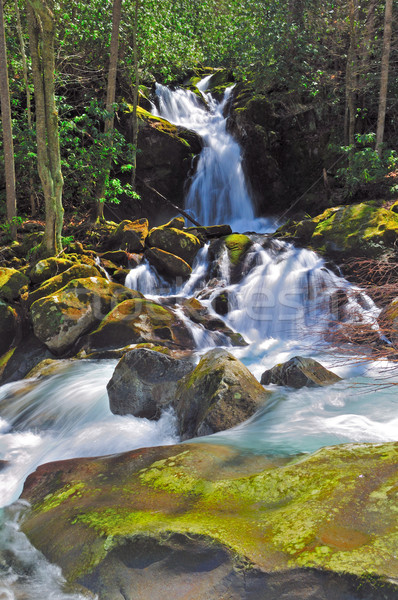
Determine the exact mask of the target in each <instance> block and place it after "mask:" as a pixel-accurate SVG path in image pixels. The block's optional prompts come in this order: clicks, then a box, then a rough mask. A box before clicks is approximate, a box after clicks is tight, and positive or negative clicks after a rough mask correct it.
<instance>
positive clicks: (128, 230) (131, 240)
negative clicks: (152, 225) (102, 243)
mask: <svg viewBox="0 0 398 600" xmlns="http://www.w3.org/2000/svg"><path fill="white" fill-rule="evenodd" d="M147 236H148V220H147V219H137V220H136V221H129V220H125V221H122V222H121V223H120V224H119V226H118V228H117V229H116V231H115V232H114V234H113V235H112V236H111V237H110V239H109V244H110V245H111V246H113V247H114V246H118V247H119V248H120V249H121V250H127V252H142V250H143V249H144V247H145V240H146V238H147Z"/></svg>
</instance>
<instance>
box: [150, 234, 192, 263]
mask: <svg viewBox="0 0 398 600" xmlns="http://www.w3.org/2000/svg"><path fill="white" fill-rule="evenodd" d="M148 243H149V245H150V246H154V247H155V248H159V249H160V250H164V251H165V252H170V253H171V254H174V255H175V256H178V257H179V258H182V259H183V260H185V262H186V263H188V264H189V265H190V266H192V263H193V261H194V259H195V257H196V255H197V253H198V252H199V250H200V248H201V246H202V245H201V243H200V241H199V240H198V238H197V237H196V236H195V235H192V234H191V233H187V232H186V231H182V230H181V229H176V228H175V227H169V226H167V225H166V226H162V227H155V228H154V229H151V231H150V232H149V236H148Z"/></svg>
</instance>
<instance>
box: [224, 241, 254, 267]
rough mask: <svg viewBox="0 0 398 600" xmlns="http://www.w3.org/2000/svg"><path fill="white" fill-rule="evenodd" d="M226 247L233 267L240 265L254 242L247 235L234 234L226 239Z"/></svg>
mask: <svg viewBox="0 0 398 600" xmlns="http://www.w3.org/2000/svg"><path fill="white" fill-rule="evenodd" d="M224 241H225V245H226V247H227V248H228V256H229V260H230V261H231V263H232V264H233V265H238V264H239V263H240V261H241V260H242V258H243V256H244V255H245V253H246V252H247V250H248V249H249V248H250V246H251V245H252V241H251V239H250V238H248V237H247V235H243V234H240V233H232V234H231V235H228V236H227V237H226V238H225V240H224Z"/></svg>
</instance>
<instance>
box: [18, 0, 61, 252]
mask: <svg viewBox="0 0 398 600" xmlns="http://www.w3.org/2000/svg"><path fill="white" fill-rule="evenodd" d="M27 14H28V26H29V44H30V53H31V59H32V73H33V85H34V91H35V105H36V139H37V166H38V171H39V176H40V181H41V184H42V187H43V194H44V202H45V212H46V226H45V231H44V238H43V242H42V245H41V246H42V248H43V250H44V251H45V252H46V254H49V255H54V254H58V253H59V252H60V251H61V250H62V237H61V234H62V224H63V215H64V210H63V207H62V188H63V177H62V171H61V154H60V148H59V132H58V113H57V108H56V104H55V88H54V70H55V62H54V39H55V24H54V15H53V13H52V11H51V9H50V7H49V5H48V3H47V2H46V0H28V3H27Z"/></svg>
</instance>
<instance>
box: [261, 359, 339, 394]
mask: <svg viewBox="0 0 398 600" xmlns="http://www.w3.org/2000/svg"><path fill="white" fill-rule="evenodd" d="M338 381H341V377H339V376H338V375H336V374H335V373H332V371H329V370H328V369H325V367H323V366H322V365H321V364H320V363H319V362H317V361H316V360H314V359H313V358H307V357H303V356H294V357H293V358H291V359H290V360H288V361H287V362H285V363H282V364H280V365H275V367H272V369H269V370H268V371H265V372H264V373H263V374H262V376H261V383H262V384H263V385H268V384H270V383H275V384H276V385H287V386H289V387H293V388H297V389H298V388H301V387H322V386H325V385H332V384H333V383H337V382H338Z"/></svg>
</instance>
